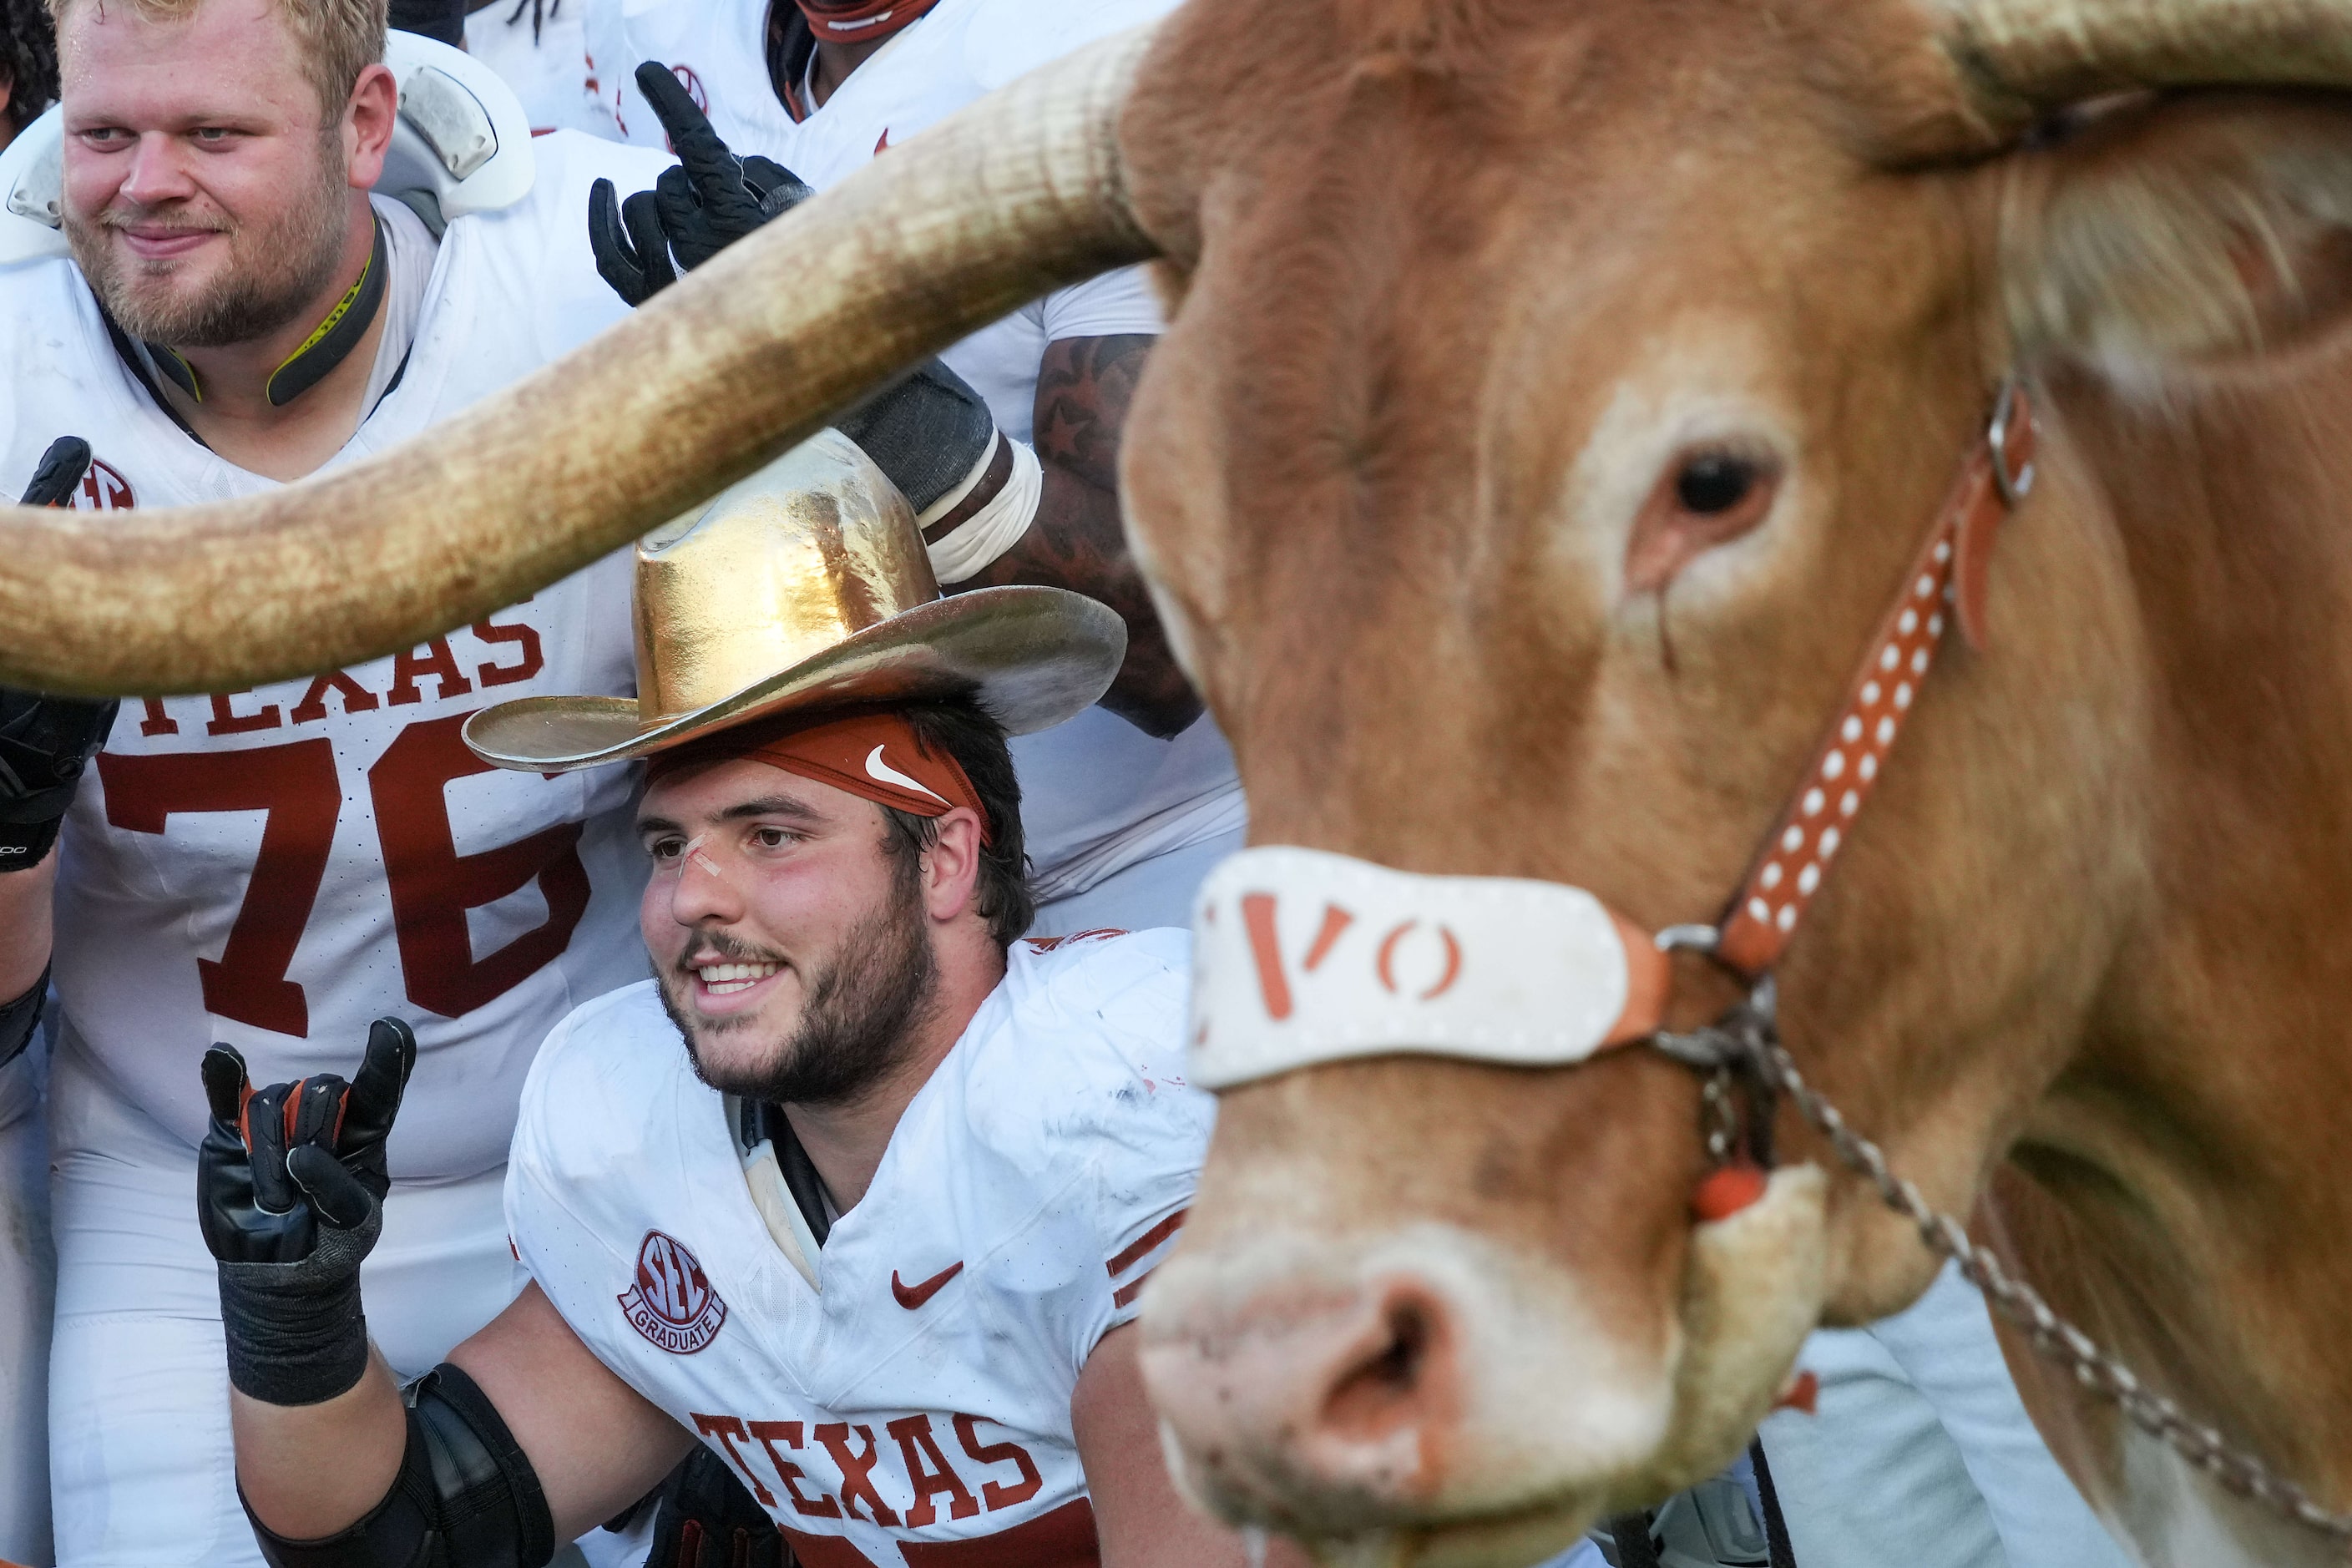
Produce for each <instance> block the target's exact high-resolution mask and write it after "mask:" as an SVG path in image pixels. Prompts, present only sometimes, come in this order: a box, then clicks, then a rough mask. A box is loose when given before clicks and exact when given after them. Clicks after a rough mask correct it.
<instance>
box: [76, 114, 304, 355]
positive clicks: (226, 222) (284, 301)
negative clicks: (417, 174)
mask: <svg viewBox="0 0 2352 1568" xmlns="http://www.w3.org/2000/svg"><path fill="white" fill-rule="evenodd" d="M313 167H314V170H315V174H316V180H315V183H314V184H313V185H312V187H311V189H310V190H308V191H306V192H304V193H302V194H301V195H300V196H299V198H298V199H296V200H294V201H291V202H289V203H288V204H287V205H286V206H285V207H284V208H283V209H282V211H281V213H280V215H279V216H278V219H277V220H276V221H275V222H272V223H270V224H269V225H268V226H267V227H257V226H252V225H248V224H239V223H236V222H235V221H233V220H232V219H230V218H228V217H227V216H226V215H224V214H220V213H218V212H217V211H215V212H211V213H208V214H205V215H203V216H198V215H194V214H189V215H185V216H184V221H183V222H182V223H181V224H180V226H182V227H184V228H186V229H189V230H192V231H205V232H211V233H216V234H223V235H226V236H227V237H228V251H229V255H228V262H227V265H226V267H224V268H221V270H220V271H219V273H218V275H217V276H215V278H214V279H212V281H211V282H210V283H209V284H208V285H207V286H205V287H204V288H203V289H201V290H198V291H194V292H191V291H189V290H188V289H186V287H185V286H184V285H183V284H182V283H181V282H180V278H181V273H182V270H183V267H182V264H181V263H180V262H177V261H168V260H167V261H142V260H140V259H139V258H136V257H131V256H128V255H126V254H124V252H123V251H122V249H121V247H120V246H119V245H118V244H117V243H116V242H115V240H114V237H113V234H112V231H113V230H116V229H119V228H122V227H125V226H129V225H130V224H131V223H134V222H139V221H142V220H150V221H152V220H160V221H163V222H165V223H170V222H171V221H172V218H171V216H170V215H168V214H154V213H146V212H142V211H141V210H139V209H136V208H131V207H127V206H121V205H116V206H110V207H108V208H107V209H106V210H105V211H103V212H101V213H99V214H98V215H96V216H94V217H88V218H85V217H82V216H79V215H77V214H75V213H74V212H73V211H72V210H71V209H70V208H68V210H67V212H66V214H65V231H66V240H67V243H68V245H70V246H71V247H72V249H73V256H74V261H75V264H76V265H77V266H79V268H81V275H82V277H83V278H84V279H87V280H88V281H89V287H90V292H92V293H93V294H95V295H97V296H98V300H99V303H100V304H101V305H103V306H104V307H105V308H106V313H107V314H108V315H110V316H111V317H113V318H114V321H115V323H116V324H117V325H119V326H120V327H121V328H122V330H123V331H126V332H129V333H130V334H131V336H132V337H134V338H139V339H141V340H142V341H144V342H151V343H163V344H165V345H168V346H169V347H172V348H175V349H176V348H193V349H211V348H226V347H228V346H229V345H231V344H235V343H245V342H253V341H255V340H256V339H257V338H264V337H267V336H268V335H269V334H270V333H272V332H275V331H279V330H280V329H282V328H284V327H286V326H288V325H289V324H291V323H292V322H293V321H295V320H296V319H297V318H298V317H299V316H301V315H302V314H303V313H304V312H306V311H308V310H310V309H311V308H312V307H313V306H314V305H315V303H316V301H317V300H319V298H320V295H321V294H323V293H324V292H325V291H326V289H328V287H329V285H331V283H333V282H334V281H335V272H336V268H338V267H340V266H341V263H342V258H343V242H344V238H345V236H346V234H347V232H348V231H347V229H346V227H345V225H346V223H347V222H348V212H349V209H348V207H347V206H346V205H345V203H344V200H343V195H344V191H345V183H344V181H345V171H344V169H343V166H342V158H341V142H340V141H339V140H331V139H322V141H321V143H320V156H319V160H318V162H317V163H316V164H315V165H313Z"/></svg>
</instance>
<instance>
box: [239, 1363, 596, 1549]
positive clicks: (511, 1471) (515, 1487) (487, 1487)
mask: <svg viewBox="0 0 2352 1568" xmlns="http://www.w3.org/2000/svg"><path fill="white" fill-rule="evenodd" d="M402 1394H403V1398H404V1400H405V1401H406V1403H407V1405H408V1449H407V1452H406V1453H405V1454H404V1455H403V1456H402V1458H401V1461H400V1474H399V1476H398V1477H396V1478H395V1479H394V1481H393V1483H392V1490H391V1491H389V1492H387V1493H386V1494H385V1495H384V1499H383V1501H382V1502H380V1503H378V1504H376V1506H375V1509H374V1511H373V1512H371V1513H370V1514H368V1515H367V1517H365V1518H364V1519H362V1520H361V1521H359V1522H358V1523H357V1524H354V1525H352V1527H351V1528H350V1529H349V1530H346V1531H342V1532H341V1534H339V1535H331V1536H329V1537H327V1538H326V1539H325V1540H324V1541H288V1540H286V1539H285V1538H283V1537H282V1536H278V1535H274V1534H272V1533H271V1532H270V1531H268V1529H267V1528H265V1527H264V1526H263V1524H262V1522H261V1521H259V1520H257V1519H255V1518H254V1517H253V1510H252V1509H251V1507H250V1506H248V1507H247V1509H246V1515H245V1516H246V1518H247V1521H249V1522H251V1524H252V1525H253V1534H254V1538H255V1539H256V1540H257V1541H258V1542H260V1543H261V1555H262V1557H263V1559H264V1560H266V1561H267V1562H268V1563H269V1564H270V1568H545V1564H546V1563H547V1562H548V1560H549V1559H550V1558H551V1557H553V1556H554V1555H555V1521H553V1520H552V1519H551V1518H550V1517H549V1516H548V1511H547V1499H546V1498H545V1497H544V1496H543V1495H542V1494H541V1491H540V1489H539V1477H538V1475H537V1474H536V1473H535V1472H534V1471H533V1470H532V1469H531V1468H530V1460H529V1459H528V1458H524V1457H523V1451H522V1449H521V1447H519V1446H518V1445H517V1444H516V1442H515V1440H514V1435H513V1434H512V1433H510V1432H509V1431H508V1430H507V1424H506V1422H505V1421H504V1420H502V1419H500V1418H499V1412H498V1407H497V1406H496V1405H492V1404H491V1403H490V1401H489V1396H488V1394H484V1393H483V1392H482V1391H481V1389H480V1388H479V1387H478V1386H477V1385H476V1384H475V1383H474V1380H473V1379H472V1378H470V1377H467V1375H466V1374H465V1373H462V1372H460V1371H458V1370H457V1368H456V1367H454V1366H451V1365H450V1364H448V1363H446V1362H444V1363H442V1364H441V1365H439V1366H436V1367H435V1368H434V1369H433V1370H432V1371H431V1372H428V1373H425V1375H424V1376H423V1377H420V1378H418V1379H417V1380H416V1381H415V1383H412V1384H409V1385H408V1387H407V1388H405V1389H404V1390H403V1391H402ZM238 1497H239V1500H240V1501H242V1500H243V1491H242V1489H240V1490H239V1494H238Z"/></svg>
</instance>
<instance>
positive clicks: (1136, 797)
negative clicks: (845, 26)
mask: <svg viewBox="0 0 2352 1568" xmlns="http://www.w3.org/2000/svg"><path fill="white" fill-rule="evenodd" d="M775 3H776V4H780V5H791V4H792V0H775ZM1174 3H1175V0H940V4H939V5H937V6H936V7H934V8H933V9H932V10H931V11H930V12H929V14H928V15H926V16H924V17H923V18H922V19H921V20H919V21H918V22H916V23H915V24H914V25H913V26H909V27H908V28H907V29H906V30H905V31H903V32H901V33H899V34H898V36H897V37H893V38H892V39H891V40H890V41H889V42H888V43H887V44H885V45H884V46H883V47H881V49H879V50H878V51H877V52H876V53H875V55H874V56H873V57H872V58H869V59H867V60H866V62H865V63H864V64H862V65H860V66H859V67H858V68H857V69H856V71H854V72H852V73H851V75H850V77H849V79H848V80H846V81H845V82H843V83H842V85H841V87H840V89H838V90H837V91H835V93H834V95H833V96H832V97H831V98H830V99H828V100H825V102H824V106H823V107H822V108H820V109H818V110H815V111H814V113H812V114H810V115H809V116H808V118H807V119H805V120H803V121H794V120H793V116H792V114H791V112H790V111H789V110H787V109H786V108H785V106H784V103H783V101H782V99H780V98H779V97H778V96H777V92H776V89H775V86H774V84H773V83H772V80H771V79H770V77H769V74H768V65H767V46H766V39H767V31H768V16H769V6H770V0H594V3H593V4H592V5H591V6H590V8H589V11H588V14H587V17H586V26H587V28H588V33H589V37H588V47H589V52H590V53H591V54H592V55H593V57H594V58H596V60H597V61H598V66H599V69H598V79H599V80H600V82H601V83H602V84H603V88H604V101H605V102H606V103H607V104H608V105H610V106H611V108H612V111H613V113H614V118H615V120H616V121H617V123H618V126H619V128H620V130H621V132H622V133H623V134H624V135H625V137H627V138H628V139H629V140H630V141H632V142H636V143H638V144H640V145H644V146H647V147H663V146H666V145H667V142H666V139H665V137H664V135H663V132H662V128H661V125H660V124H659V122H658V121H656V120H655V119H654V117H653V113H652V111H651V110H648V109H647V108H646V105H645V100H644V99H643V98H642V97H641V96H640V95H639V93H638V91H637V87H636V81H635V74H634V73H635V68H636V64H637V62H638V61H640V60H661V61H663V62H665V63H667V65H668V66H669V67H670V69H671V70H672V72H673V73H675V74H676V75H677V79H678V80H679V81H680V82H682V83H684V84H685V86H686V89H687V91H688V93H689V94H690V95H691V96H692V97H693V99H694V100H695V101H696V102H697V103H698V104H700V105H701V106H702V107H703V109H704V110H705V111H706V112H708V113H709V116H710V121H711V123H712V125H713V126H715V127H716V128H717V130H718V132H719V135H721V136H723V137H724V138H726V140H727V142H728V143H729V145H730V146H732V147H733V148H734V149H735V151H736V152H737V153H743V154H746V155H749V154H751V153H761V154H764V155H765V156H767V157H770V158H772V159H774V160H775V161H776V162H778V163H782V164H783V165H784V166H785V167H786V168H788V169H791V170H792V171H793V173H794V174H798V175H800V177H801V178H802V179H803V180H806V181H807V182H808V183H809V184H812V185H814V186H815V187H816V188H817V189H819V190H823V189H824V188H825V187H826V186H828V185H831V184H835V182H836V181H839V180H841V179H842V178H844V177H845V176H846V175H848V174H851V173H853V172H855V171H856V170H857V169H859V168H861V167H863V166H864V165H865V164H866V163H867V162H868V161H870V160H871V159H872V158H873V157H874V156H875V155H876V154H877V153H880V152H883V151H885V150H887V147H888V146H889V144H890V143H892V142H903V141H905V140H906V139H907V138H908V137H909V136H912V135H913V134H915V132H919V131H921V130H923V129H925V128H926V127H928V126H930V125H932V124H935V123H937V122H938V121H941V120H944V119H945V118H947V117H948V116H949V115H950V114H952V113H954V112H955V111H956V110H959V109H961V108H963V107H964V106H965V105H966V104H968V103H971V101H972V100H975V99H978V98H980V97H982V96H983V95H984V94H986V93H988V92H991V91H992V90H994V89H997V88H999V87H1002V86H1003V85H1004V84H1005V83H1007V82H1009V81H1011V80H1013V79H1014V78H1015V77H1019V76H1022V75H1024V74H1026V73H1027V72H1029V71H1031V70H1034V69H1035V68H1037V67H1038V66H1040V65H1043V64H1045V62H1046V61H1048V60H1050V59H1053V58H1055V57H1056V56H1059V55H1064V54H1066V53H1068V52H1069V51H1070V50H1072V49H1075V48H1077V47H1080V46H1082V45H1085V44H1088V43H1091V42H1093V41H1095V40H1096V39H1097V38H1102V37H1108V36H1109V35H1111V34H1113V33H1116V32H1118V31H1121V30H1123V29H1124V28H1127V27H1129V26H1135V25H1137V24H1139V23H1142V22H1146V21H1150V20H1151V19H1152V18H1153V17H1155V16H1160V15H1162V14H1164V13H1165V12H1167V11H1168V10H1170V9H1171V8H1172V7H1173V5H1174ZM1161 326H1162V321H1161V318H1160V310H1159V306H1158V303H1157V301H1156V300H1154V299H1153V298H1152V295H1151V292H1150V289H1149V288H1148V287H1147V286H1146V284H1145V283H1144V280H1143V278H1142V274H1141V271H1140V269H1139V268H1130V269H1129V270H1127V271H1124V272H1117V273H1113V274H1111V275H1109V276H1108V277H1105V278H1098V279H1094V280H1092V281H1090V282H1087V283H1083V284H1080V285H1078V286H1077V287H1076V288H1072V289H1057V290H1055V292H1053V293H1051V294H1048V295H1047V296H1045V298H1044V299H1043V300H1036V301H1034V302H1033V303H1031V304H1029V305H1026V306H1024V307H1023V308H1022V309H1021V310H1016V311H1014V312H1013V314H1012V315H1010V316H1007V317H1005V318H1004V319H1003V321H998V322H996V323H994V324H993V325H992V326H989V327H986V328H983V329H982V330H981V331H978V332H975V333H973V334H972V335H971V337H969V338H967V339H965V340H964V341H963V342H961V343H958V344H957V345H955V346H954V347H953V348H951V349H950V350H948V351H947V353H944V354H942V355H940V358H942V359H943V360H945V361H946V362H947V363H948V364H949V365H950V367H951V368H953V369H954V371H955V372H956V374H959V375H961V376H962V377H963V378H964V379H965V380H966V381H968V382H970V383H971V385H972V386H973V388H974V389H975V390H977V391H978V392H979V393H980V394H981V395H982V396H983V397H985V398H986V399H987V400H988V405H989V409H990V411H991V412H992V414H994V415H995V416H996V424H997V427H998V428H999V429H1001V430H1003V432H1004V433H1005V434H1006V435H1007V436H1010V437H1013V439H1014V440H1017V441H1031V440H1033V439H1034V432H1033V430H1032V425H1033V424H1034V416H1035V409H1036V400H1037V370H1038V364H1039V362H1040V361H1041V360H1042V359H1043V358H1044V357H1045V348H1046V345H1047V344H1049V343H1052V342H1056V341H1059V340H1061V339H1065V338H1091V337H1115V336H1119V335H1122V334H1126V333H1135V332H1146V333H1157V332H1158V331H1160V328H1161ZM1013 761H1014V763H1016V764H1017V766H1018V769H1019V772H1020V775H1021V790H1022V801H1021V817H1022V824H1023V826H1024V829H1025V830H1026V832H1027V836H1028V847H1029V855H1030V858H1031V860H1032V861H1033V862H1034V868H1035V879H1036V888H1037V893H1038V897H1039V898H1040V899H1041V900H1052V899H1057V898H1062V897H1066V896H1067V895H1069V894H1072V893H1078V892H1083V891H1085V890H1086V889H1088V888H1090V887H1092V886H1094V885H1095V884H1096V883H1097V882H1099V881H1101V880H1102V879H1105V878H1106V877H1108V876H1111V875H1112V874H1114V873H1116V872H1118V871H1120V870H1123V869H1125V868H1127V867H1129V866H1131V865H1134V864H1135V863H1136V862H1137V861H1139V860H1142V859H1146V858H1150V857H1151V856H1154V855H1159V854H1162V853H1165V852H1167V851H1169V850H1172V849H1181V848H1183V847H1186V846H1188V845H1192V844H1197V843H1200V842H1202V840H1204V839H1208V838H1212V837H1216V836H1217V835H1219V834H1223V833H1230V832H1232V831H1234V830H1235V829H1236V828H1238V827H1240V826H1242V823H1243V817H1244V813H1243V807H1242V797H1241V783H1240V780H1239V778H1238V776H1237V775H1236V774H1235V773H1234V758H1233V752H1232V751H1231V750H1230V749H1229V748H1228V747H1227V746H1226V744H1225V740H1224V737H1223V735H1222V734H1221V733H1219V732H1218V730H1217V727H1216V725H1215V723H1214V722H1213V721H1211V720H1209V719H1207V718H1205V717H1203V718H1202V720H1200V721H1198V722H1197V723H1195V724H1193V725H1192V727H1191V728H1190V729H1188V730H1186V731H1184V732H1183V733H1182V734H1181V735H1178V736H1176V737H1175V738H1174V739H1173V740H1169V741H1160V740H1155V739H1153V738H1152V737H1151V736H1150V735H1147V734H1145V733H1144V732H1143V731H1140V730H1139V729H1137V728H1136V727H1135V726H1134V725H1132V724H1129V723H1128V722H1127V721H1125V720H1123V719H1120V718H1118V717H1117V716H1115V715H1114V714H1112V713H1111V712H1110V711H1109V710H1107V709H1102V708H1094V709H1089V710H1087V711H1086V712H1085V713H1082V714H1080V715H1079V716H1078V717H1077V718H1076V719H1073V720H1071V721H1069V722H1068V723H1066V724H1063V725H1060V726H1058V727H1056V728H1055V729H1053V730H1050V731H1046V732H1045V733H1044V734H1041V735H1027V736H1023V737H1021V738H1020V739H1018V740H1016V741H1014V742H1013Z"/></svg>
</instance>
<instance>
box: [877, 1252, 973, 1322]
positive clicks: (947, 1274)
mask: <svg viewBox="0 0 2352 1568" xmlns="http://www.w3.org/2000/svg"><path fill="white" fill-rule="evenodd" d="M962 1272H963V1260H962V1259H961V1258H958V1259H957V1260H956V1261H955V1262H953V1263H950V1264H949V1265H948V1266H947V1267H946V1268H942V1269H940V1271H939V1272H938V1273H937V1274H934V1275H932V1276H931V1277H930V1278H929V1279H926V1280H924V1281H923V1282H922V1283H921V1284H920V1285H913V1286H909V1285H905V1284H901V1283H900V1282H899V1279H898V1270H897V1269H895V1268H893V1269H892V1270H890V1294H891V1296H892V1297H893V1298H895V1299H896V1300H897V1301H898V1305H900V1306H901V1307H904V1308H906V1309H907V1310H908V1311H909V1312H913V1311H919V1310H921V1308H922V1305H923V1303H924V1302H926V1301H928V1300H930V1299H931V1298H932V1297H934V1296H936V1295H938V1294H939V1293H940V1290H942V1289H945V1288H946V1286H947V1282H948V1281H949V1280H950V1279H954V1278H955V1277H956V1276H957V1275H959V1274H961V1273H962Z"/></svg>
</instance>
